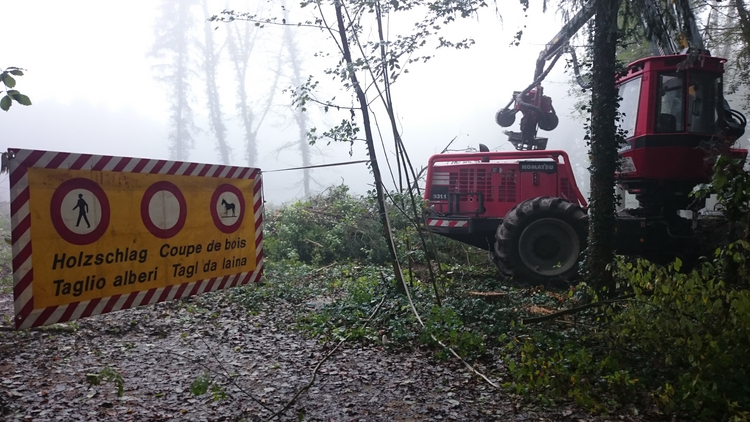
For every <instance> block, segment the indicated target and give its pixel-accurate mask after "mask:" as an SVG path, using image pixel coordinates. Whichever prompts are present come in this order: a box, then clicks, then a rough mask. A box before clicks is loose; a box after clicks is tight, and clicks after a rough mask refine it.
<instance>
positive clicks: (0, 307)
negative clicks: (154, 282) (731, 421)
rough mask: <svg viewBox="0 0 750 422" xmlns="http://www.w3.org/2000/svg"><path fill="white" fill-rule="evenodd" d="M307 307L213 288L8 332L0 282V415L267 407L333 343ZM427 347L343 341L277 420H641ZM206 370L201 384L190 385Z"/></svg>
mask: <svg viewBox="0 0 750 422" xmlns="http://www.w3.org/2000/svg"><path fill="white" fill-rule="evenodd" d="M312 310H313V307H311V306H308V305H302V306H300V305H294V304H292V303H289V302H283V301H282V302H276V303H274V305H273V307H269V308H267V309H264V310H262V311H260V312H253V313H248V310H247V309H246V308H243V307H242V306H240V305H238V304H236V303H233V302H232V301H231V300H230V299H229V295H228V294H227V293H226V292H217V293H212V294H208V295H204V296H201V297H193V298H186V299H184V300H180V301H175V302H168V303H161V304H156V305H151V306H145V307H141V308H136V309H130V310H124V311H119V312H114V313H111V314H106V315H100V316H95V317H90V318H86V319H82V320H79V321H75V322H73V323H68V324H61V325H57V326H54V327H53V328H52V329H51V330H45V331H42V330H39V331H21V332H15V331H8V327H10V322H11V321H12V318H13V297H12V294H8V293H0V316H1V317H2V318H0V325H1V326H2V327H4V328H3V330H5V331H2V332H0V374H2V375H1V376H0V419H2V420H9V421H16V420H23V421H27V420H28V421H53V420H55V421H56V420H61V421H77V420H85V421H93V420H96V421H99V420H113V421H166V420H191V421H242V420H247V421H256V420H266V419H268V418H269V417H270V416H271V415H272V414H274V413H276V412H277V411H279V410H281V409H282V408H284V406H285V405H286V404H287V403H288V402H289V401H290V399H291V398H292V397H293V396H294V394H295V392H297V391H298V390H299V389H300V388H302V387H303V386H305V385H306V384H308V383H309V382H310V379H311V375H312V373H313V370H314V368H315V367H316V365H317V364H318V363H319V362H320V361H321V360H322V359H323V358H324V357H325V356H326V355H327V354H328V352H330V351H331V350H332V349H333V348H334V346H335V344H333V343H322V342H319V341H317V340H316V339H311V338H309V337H307V336H305V335H304V333H301V332H299V331H296V330H294V329H293V327H294V326H295V321H296V320H297V318H298V317H299V314H300V313H304V312H311V311H312ZM434 355H435V354H434V351H430V350H425V351H421V350H416V351H411V352H404V351H393V350H389V349H388V348H383V347H379V346H378V345H369V346H361V345H357V344H349V343H344V345H343V346H342V347H341V348H339V349H338V350H336V351H335V352H334V353H333V354H332V355H331V356H330V357H329V358H328V359H327V360H325V362H324V363H323V364H322V365H321V366H320V368H319V370H318V372H317V376H316V378H315V381H314V382H313V383H312V385H311V386H310V388H309V389H308V390H307V391H305V392H303V393H302V394H301V395H300V396H299V397H298V398H297V400H296V401H295V402H294V403H293V404H292V405H291V406H290V407H289V408H288V410H286V411H285V412H284V413H282V414H281V415H280V416H279V420H305V421H308V420H309V421H313V420H314V421H423V420H459V421H483V420H487V421H495V420H498V421H499V420H502V421H531V420H533V421H595V420H596V421H604V420H617V421H620V420H642V418H636V417H633V416H618V415H615V416H609V417H608V418H604V417H594V416H591V415H589V414H588V413H586V412H585V411H582V410H581V409H578V408H576V407H575V406H573V405H558V406H553V407H546V408H535V407H534V406H532V405H529V404H528V403H525V402H523V401H521V400H520V399H519V398H518V397H514V396H512V395H509V394H506V393H505V392H503V391H501V390H496V389H494V388H493V387H491V386H490V385H489V384H487V383H486V382H485V381H483V380H482V379H480V378H478V377H477V376H475V375H474V374H472V373H470V372H469V371H467V369H466V368H465V367H464V366H463V365H462V364H461V363H460V362H458V361H452V360H438V359H436V358H435V356H434ZM484 369H486V370H489V371H491V372H493V373H496V374H497V373H501V371H499V369H501V368H484ZM196 380H199V382H196ZM496 381H502V380H496ZM97 382H98V384H97ZM201 384H202V386H203V389H204V390H206V389H207V393H206V394H202V395H199V396H196V395H194V394H193V393H191V386H193V388H195V387H196V386H198V385H201ZM118 386H121V387H122V395H121V396H118Z"/></svg>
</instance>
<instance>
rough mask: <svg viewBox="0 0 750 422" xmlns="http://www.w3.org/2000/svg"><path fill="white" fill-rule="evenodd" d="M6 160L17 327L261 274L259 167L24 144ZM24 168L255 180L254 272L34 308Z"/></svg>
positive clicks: (203, 290)
mask: <svg viewBox="0 0 750 422" xmlns="http://www.w3.org/2000/svg"><path fill="white" fill-rule="evenodd" d="M8 159H9V160H8V161H9V168H10V201H11V202H10V212H11V224H12V226H13V231H12V233H11V236H12V240H13V295H14V305H15V314H16V316H15V326H16V329H24V328H29V327H36V326H40V325H48V324H54V323H57V322H65V321H72V320H75V319H79V318H85V317H88V316H91V315H98V314H104V313H107V312H113V311H118V310H121V309H128V308H132V307H136V306H142V305H150V304H152V303H157V302H164V301H167V300H173V299H180V298H183V297H186V296H191V295H197V294H201V293H207V292H212V291H215V290H220V289H225V288H229V287H235V286H239V285H242V284H247V283H250V282H257V281H260V277H261V274H262V273H263V197H262V192H263V190H262V178H261V172H260V169H255V168H248V167H234V166H223V165H217V164H198V163H186V162H182V161H166V160H150V159H145V158H127V157H110V156H104V155H90V154H74V153H67V152H53V151H36V150H23V149H9V150H8ZM28 168H48V169H71V170H95V171H111V172H122V173H147V174H169V175H177V176H183V175H187V176H202V177H222V178H231V179H255V180H256V181H255V183H254V187H253V215H254V217H255V260H256V267H255V271H253V272H244V273H238V274H232V275H228V276H224V277H214V278H211V279H206V280H199V281H193V282H189V283H183V284H179V285H174V286H167V287H159V288H154V289H151V290H144V291H140V292H133V293H129V294H124V295H115V296H109V297H104V298H98V299H92V300H87V301H83V302H75V303H69V304H66V305H60V306H51V307H48V308H43V309H34V292H33V291H32V287H31V284H32V283H31V282H32V280H33V279H34V269H33V267H32V262H31V248H32V245H31V216H30V210H29V183H28V178H27V174H26V171H27V169H28Z"/></svg>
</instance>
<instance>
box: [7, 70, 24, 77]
mask: <svg viewBox="0 0 750 422" xmlns="http://www.w3.org/2000/svg"><path fill="white" fill-rule="evenodd" d="M8 73H10V74H11V75H16V76H23V72H22V71H21V69H11V70H9V71H8Z"/></svg>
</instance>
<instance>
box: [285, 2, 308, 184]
mask: <svg viewBox="0 0 750 422" xmlns="http://www.w3.org/2000/svg"><path fill="white" fill-rule="evenodd" d="M285 3H286V2H282V5H284V4H285ZM284 44H286V48H287V50H288V51H289V65H290V66H291V68H292V76H291V79H292V85H293V86H301V85H302V63H301V61H300V54H299V49H298V48H297V43H296V42H295V40H294V35H292V30H291V28H289V26H288V25H286V26H284ZM294 121H295V123H297V128H298V130H299V135H298V136H299V139H298V140H297V145H298V146H299V152H300V155H301V156H302V166H303V167H308V166H310V165H311V164H312V160H311V158H310V144H309V142H308V141H307V115H306V114H305V113H304V112H303V111H301V110H295V112H294ZM302 183H303V186H304V192H305V198H309V197H310V169H307V168H306V169H303V170H302Z"/></svg>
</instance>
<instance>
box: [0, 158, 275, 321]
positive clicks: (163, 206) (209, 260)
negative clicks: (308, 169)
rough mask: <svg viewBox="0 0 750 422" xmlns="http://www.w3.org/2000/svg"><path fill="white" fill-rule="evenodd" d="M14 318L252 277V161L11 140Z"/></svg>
mask: <svg viewBox="0 0 750 422" xmlns="http://www.w3.org/2000/svg"><path fill="white" fill-rule="evenodd" d="M7 157H8V163H9V169H10V188H11V189H10V190H11V223H12V226H13V231H12V240H13V293H14V300H15V326H16V329H23V328H28V327H34V326H40V325H47V324H53V323H57V322H64V321H71V320H75V319H79V318H85V317H88V316H91V315H97V314H103V313H107V312H112V311H117V310H121V309H127V308H132V307H135V306H141V305H148V304H152V303H156V302H163V301H166V300H172V299H179V298H182V297H186V296H190V295H196V294H201V293H206V292H210V291H214V290H218V289H224V288H229V287H234V286H238V285H242V284H247V283H250V282H257V281H259V280H260V277H261V274H262V271H263V198H262V181H261V173H260V170H259V169H253V168H245V167H232V166H221V165H211V164H197V163H186V162H179V161H164V160H148V159H139V158H125V157H110V156H98V155H88V154H72V153H65V152H51V151H34V150H22V149H10V150H9V151H8V155H7Z"/></svg>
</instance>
